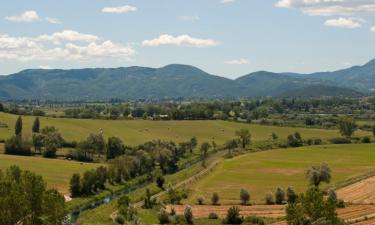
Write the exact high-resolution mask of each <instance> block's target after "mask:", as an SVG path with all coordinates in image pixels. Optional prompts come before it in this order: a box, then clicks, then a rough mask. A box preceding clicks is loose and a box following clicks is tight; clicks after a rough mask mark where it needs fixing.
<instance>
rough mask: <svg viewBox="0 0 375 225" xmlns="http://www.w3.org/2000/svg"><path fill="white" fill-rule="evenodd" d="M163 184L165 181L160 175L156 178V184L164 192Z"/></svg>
mask: <svg viewBox="0 0 375 225" xmlns="http://www.w3.org/2000/svg"><path fill="white" fill-rule="evenodd" d="M164 183H165V179H164V177H163V176H161V175H160V176H158V177H157V178H156V184H157V186H158V187H159V188H160V189H162V190H164Z"/></svg>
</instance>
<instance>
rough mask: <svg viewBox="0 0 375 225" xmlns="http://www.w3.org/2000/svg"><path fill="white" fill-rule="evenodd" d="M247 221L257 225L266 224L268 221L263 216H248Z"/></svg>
mask: <svg viewBox="0 0 375 225" xmlns="http://www.w3.org/2000/svg"><path fill="white" fill-rule="evenodd" d="M245 221H246V222H248V223H250V224H257V225H266V222H264V219H263V218H260V217H258V216H255V215H254V216H248V217H246V218H245Z"/></svg>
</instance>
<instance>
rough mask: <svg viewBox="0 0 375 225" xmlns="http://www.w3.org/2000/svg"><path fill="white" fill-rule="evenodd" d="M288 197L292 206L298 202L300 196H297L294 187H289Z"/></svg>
mask: <svg viewBox="0 0 375 225" xmlns="http://www.w3.org/2000/svg"><path fill="white" fill-rule="evenodd" d="M286 197H287V201H288V203H289V204H291V203H295V202H296V200H297V198H298V195H297V194H296V192H295V191H294V189H293V188H292V187H288V189H287V190H286Z"/></svg>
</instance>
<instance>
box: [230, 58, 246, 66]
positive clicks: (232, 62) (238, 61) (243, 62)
mask: <svg viewBox="0 0 375 225" xmlns="http://www.w3.org/2000/svg"><path fill="white" fill-rule="evenodd" d="M224 63H225V64H228V65H246V64H250V62H249V60H247V59H233V60H228V61H225V62H224Z"/></svg>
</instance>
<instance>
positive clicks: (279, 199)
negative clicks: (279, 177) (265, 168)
mask: <svg viewBox="0 0 375 225" xmlns="http://www.w3.org/2000/svg"><path fill="white" fill-rule="evenodd" d="M284 201H285V192H284V190H283V189H281V188H280V187H278V188H277V189H276V192H275V202H276V204H279V205H281V204H283V203H284Z"/></svg>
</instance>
